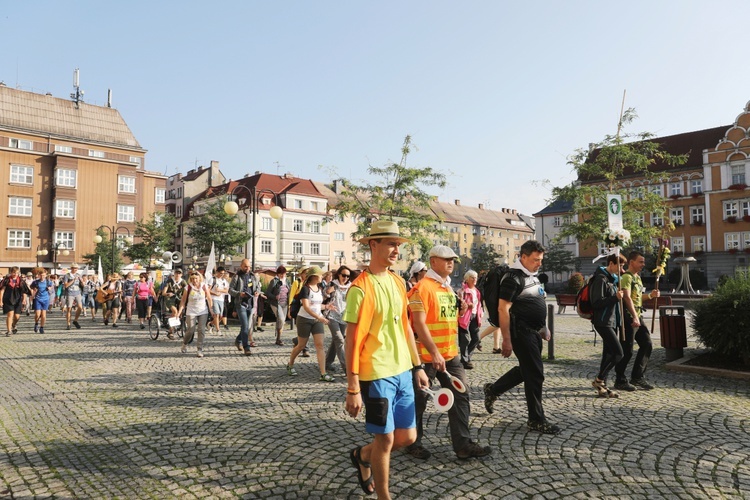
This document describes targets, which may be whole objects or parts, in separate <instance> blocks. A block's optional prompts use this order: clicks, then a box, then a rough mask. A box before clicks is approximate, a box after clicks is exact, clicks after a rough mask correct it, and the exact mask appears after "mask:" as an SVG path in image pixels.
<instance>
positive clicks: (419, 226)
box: [335, 135, 447, 255]
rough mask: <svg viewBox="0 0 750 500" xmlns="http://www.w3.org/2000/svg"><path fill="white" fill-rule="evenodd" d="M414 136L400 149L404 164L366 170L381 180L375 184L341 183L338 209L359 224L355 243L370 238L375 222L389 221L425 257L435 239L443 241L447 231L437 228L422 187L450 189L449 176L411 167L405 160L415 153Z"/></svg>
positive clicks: (430, 197) (405, 140)
mask: <svg viewBox="0 0 750 500" xmlns="http://www.w3.org/2000/svg"><path fill="white" fill-rule="evenodd" d="M412 147H413V146H412V143H411V136H409V135H407V136H406V137H405V138H404V144H403V146H402V147H401V161H400V162H399V163H390V164H386V165H385V166H383V167H373V166H372V165H371V166H370V167H369V168H368V169H367V171H368V173H369V174H370V175H372V176H375V177H376V178H377V179H378V180H377V181H376V182H374V183H365V184H361V185H357V184H355V183H353V182H351V181H350V180H347V179H339V182H341V184H342V186H343V187H344V189H343V191H342V192H341V201H340V202H339V204H338V205H337V206H336V207H335V208H336V210H337V211H338V212H339V213H340V214H342V215H344V214H348V215H355V216H357V220H358V221H359V223H358V225H357V230H356V231H355V232H354V233H352V236H353V237H354V238H355V239H359V238H361V237H363V236H367V234H369V229H370V224H371V223H372V221H373V220H376V219H389V220H395V221H397V222H398V225H399V229H400V230H401V233H402V235H403V236H405V237H407V238H410V239H411V240H412V241H413V242H414V244H413V246H412V248H413V247H418V248H419V249H420V251H421V254H420V255H426V254H427V252H429V249H430V248H431V247H432V246H433V239H435V237H442V236H443V234H444V231H443V230H442V229H441V228H440V225H439V224H436V220H435V213H434V212H433V211H432V210H431V208H430V202H431V201H432V199H433V196H432V195H430V194H428V193H426V192H424V191H423V190H422V187H426V186H437V187H438V188H441V189H442V188H444V187H445V186H446V185H447V180H446V175H445V174H443V173H442V172H439V171H437V170H434V169H433V168H431V167H424V168H417V167H408V166H407V165H406V160H407V158H408V156H409V154H410V153H411V149H412Z"/></svg>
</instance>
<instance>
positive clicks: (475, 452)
mask: <svg viewBox="0 0 750 500" xmlns="http://www.w3.org/2000/svg"><path fill="white" fill-rule="evenodd" d="M490 454H492V448H490V447H489V446H479V445H478V444H477V443H474V442H471V443H469V444H468V445H466V446H464V447H463V448H461V449H460V450H458V451H457V452H456V456H457V457H458V458H460V459H462V460H465V459H467V458H475V457H486V456H487V455H490Z"/></svg>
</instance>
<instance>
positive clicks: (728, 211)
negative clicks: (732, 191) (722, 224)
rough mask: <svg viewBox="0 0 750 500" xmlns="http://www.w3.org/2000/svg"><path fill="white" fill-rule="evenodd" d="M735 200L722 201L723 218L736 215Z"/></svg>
mask: <svg viewBox="0 0 750 500" xmlns="http://www.w3.org/2000/svg"><path fill="white" fill-rule="evenodd" d="M737 213H738V211H737V201H736V200H732V201H725V202H724V218H725V219H726V218H727V217H737Z"/></svg>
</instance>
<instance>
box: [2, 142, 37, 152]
mask: <svg viewBox="0 0 750 500" xmlns="http://www.w3.org/2000/svg"><path fill="white" fill-rule="evenodd" d="M8 147H11V148H18V149H26V150H29V151H31V150H32V149H34V142H33V141H27V140H26V139H11V140H10V143H9V144H8Z"/></svg>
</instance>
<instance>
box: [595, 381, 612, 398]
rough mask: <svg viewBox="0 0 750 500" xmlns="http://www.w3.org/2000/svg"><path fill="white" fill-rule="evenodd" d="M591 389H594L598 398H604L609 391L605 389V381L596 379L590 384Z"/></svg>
mask: <svg viewBox="0 0 750 500" xmlns="http://www.w3.org/2000/svg"><path fill="white" fill-rule="evenodd" d="M591 387H593V388H594V389H596V393H597V395H598V396H599V397H600V398H606V397H607V393H608V392H609V389H607V381H606V380H600V379H598V378H595V379H594V381H593V382H591Z"/></svg>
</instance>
